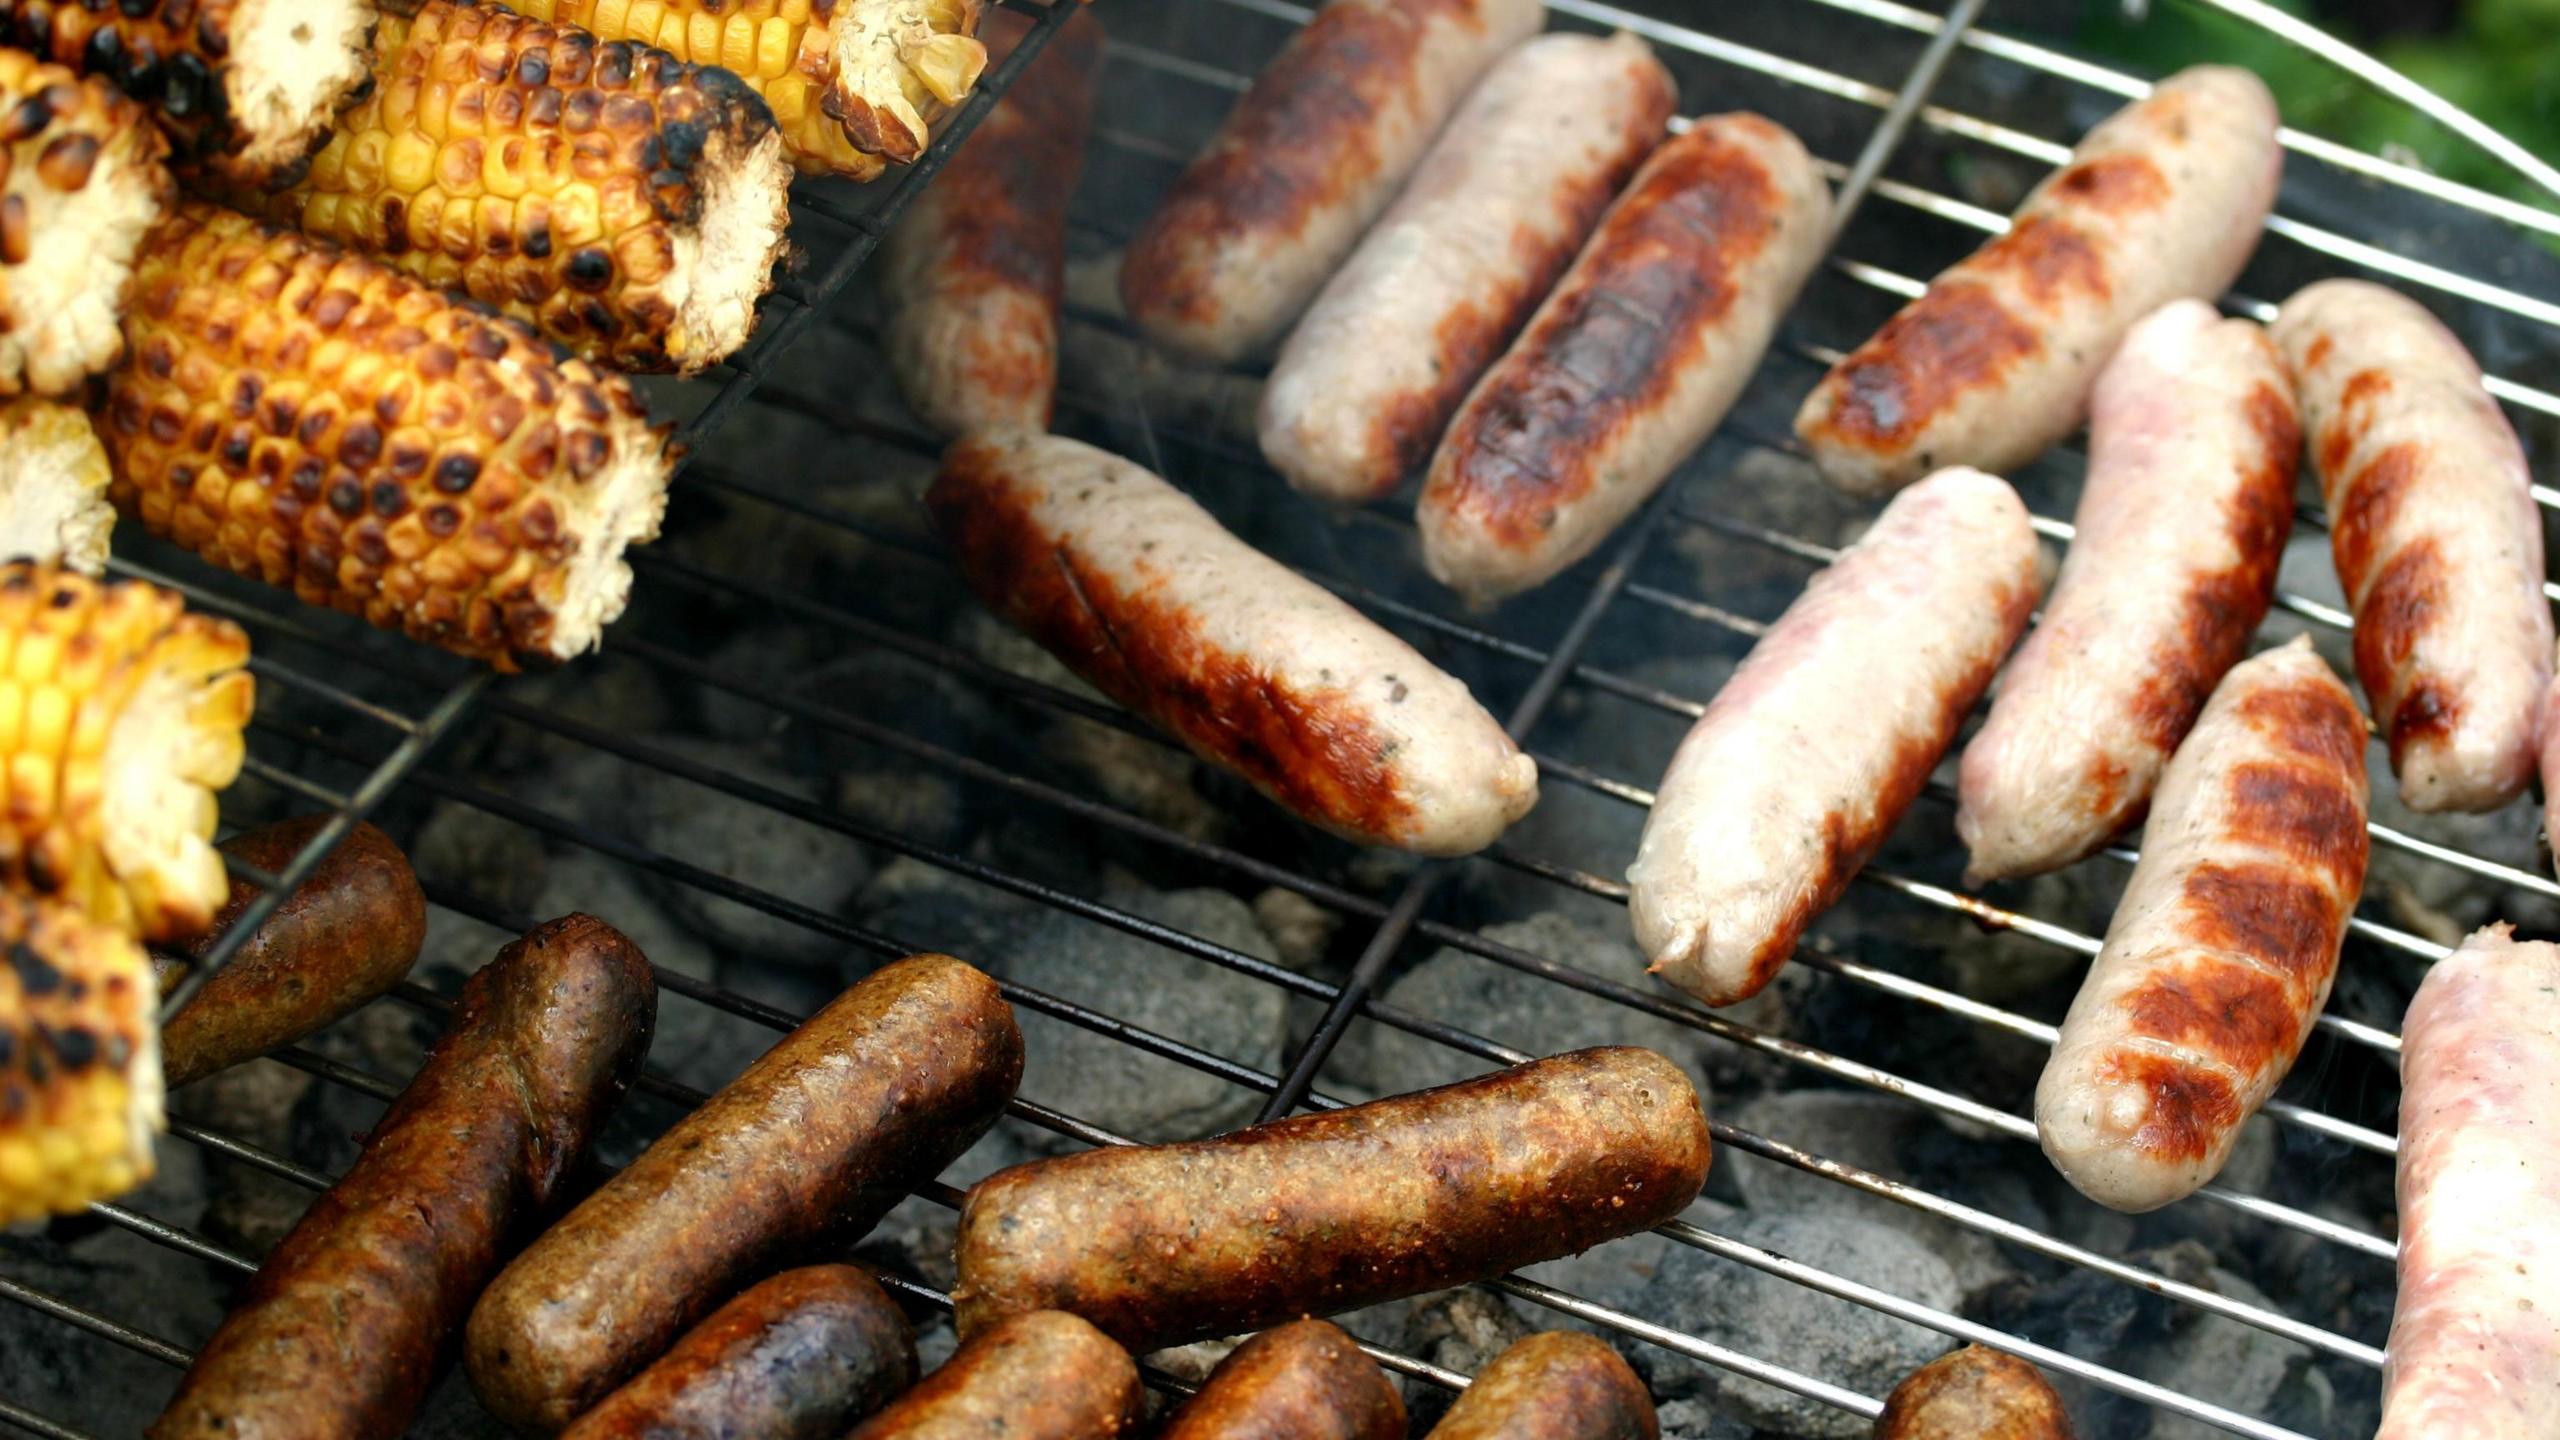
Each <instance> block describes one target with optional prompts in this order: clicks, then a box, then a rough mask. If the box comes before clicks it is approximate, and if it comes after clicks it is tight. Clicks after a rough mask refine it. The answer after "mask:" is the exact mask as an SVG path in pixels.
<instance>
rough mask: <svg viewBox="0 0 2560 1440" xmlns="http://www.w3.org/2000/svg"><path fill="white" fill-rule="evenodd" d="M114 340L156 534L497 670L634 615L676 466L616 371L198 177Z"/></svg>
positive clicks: (121, 437) (589, 639)
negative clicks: (275, 217)
mask: <svg viewBox="0 0 2560 1440" xmlns="http://www.w3.org/2000/svg"><path fill="white" fill-rule="evenodd" d="M125 340H126V343H127V344H128V345H130V346H131V348H132V351H133V355H132V358H131V359H130V360H129V361H128V362H127V363H126V364H124V365H123V366H121V367H119V368H118V369H117V370H116V371H115V372H114V373H113V374H112V375H110V376H109V377H108V380H107V385H106V391H105V399H104V419H103V420H102V422H101V423H100V425H99V434H100V438H102V439H103V440H104V441H105V442H106V447H107V459H108V462H109V463H110V464H111V465H112V466H113V467H114V471H115V475H114V479H113V480H112V481H111V482H110V483H109V485H108V488H107V498H108V499H109V500H111V501H113V502H114V504H115V507H116V510H117V511H118V513H120V514H123V515H126V516H130V517H134V518H137V519H139V520H140V521H141V522H142V524H143V527H144V528H145V529H147V530H149V531H150V532H151V533H152V534H154V535H164V536H168V537H169V538H171V539H173V540H175V541H176V542H177V543H178V544H180V545H183V546H185V547H186V548H187V549H189V550H193V551H194V552H196V553H197V554H198V555H201V556H203V557H204V558H205V559H207V560H210V561H212V562H213V563H215V564H217V565H222V566H226V567H228V568H230V569H233V570H237V571H239V572H240V573H242V574H244V575H255V576H258V577H260V578H262V579H264V580H265V581H267V582H268V583H269V584H272V585H282V586H285V587H286V588H288V589H291V590H292V591H293V592H294V593H295V594H296V595H298V596H300V597H301V598H302V599H303V600H304V601H306V602H308V603H310V604H314V605H329V606H333V607H335V608H337V609H340V610H345V611H348V612H351V613H353V614H358V615H362V616H364V617H365V618H366V619H367V620H370V621H372V622H373V623H374V624H376V625H379V626H382V627H384V628H386V629H393V630H401V631H405V632H407V633H408V634H409V635H410V636H412V637H414V638H416V639H419V640H423V641H426V642H428V643H430V644H435V645H442V646H444V647H445V648H447V649H450V650H454V651H458V652H460V653H462V654H465V655H470V656H475V657H478V658H481V659H485V660H488V661H490V662H491V663H493V664H495V665H497V666H498V668H500V669H503V670H513V669H515V668H517V666H518V664H519V663H520V662H522V661H526V660H535V661H542V660H564V659H567V658H569V657H570V656H572V655H575V654H577V653H579V652H580V651H582V650H586V649H589V648H591V647H592V646H594V644H595V643H596V640H597V638H598V637H599V636H600V635H601V634H602V633H603V631H604V627H605V625H606V624H607V623H608V622H610V621H611V620H612V619H613V618H614V617H615V616H616V615H619V614H621V613H622V606H623V602H624V600H625V599H626V598H627V596H628V594H629V591H630V587H631V569H630V567H629V566H628V565H627V564H625V563H624V561H623V558H622V552H623V548H624V547H625V546H626V545H628V544H629V543H631V542H632V541H634V540H647V539H651V538H654V537H655V536H656V535H657V533H658V520H659V517H660V516H661V515H662V514H663V513H664V512H665V509H666V500H667V480H668V476H669V474H670V472H671V470H672V468H673V464H672V456H671V454H670V449H669V446H668V443H667V435H666V432H665V431H664V430H663V429H653V428H652V427H651V426H650V424H649V417H648V414H647V412H646V411H644V410H643V409H642V408H641V405H640V400H639V397H638V396H637V395H635V394H634V393H633V392H632V389H631V386H630V384H629V382H627V381H625V380H624V379H622V377H620V376H618V375H612V374H608V373H606V372H604V371H601V370H598V369H597V368H596V367H595V366H593V365H591V364H589V363H587V362H586V361H584V360H554V358H553V355H552V351H551V349H550V347H549V346H547V345H545V344H544V343H543V342H542V340H541V338H540V337H538V336H536V335H535V334H534V333H533V332H532V331H531V330H528V329H526V328H525V327H524V326H523V325H522V324H520V323H518V322H517V321H513V320H508V319H505V318H503V317H500V316H494V315H490V314H488V313H486V312H484V311H481V310H477V309H474V308H472V307H471V306H470V305H468V304H467V303H466V302H464V301H461V300H457V299H454V298H452V297H449V296H447V295H445V294H444V293H443V292H441V291H438V290H435V289H433V288H431V287H429V286H427V285H425V284H422V283H420V282H419V281H416V280H413V279H411V278H409V277H408V276H406V275H403V274H400V273H399V272H397V271H395V270H391V269H389V268H387V267H386V266H383V265H381V264H379V263H377V262H375V261H372V260H367V259H364V258H363V257H361V256H355V255H348V254H346V253H344V252H343V251H340V250H339V249H337V248H336V247H335V246H332V245H329V244H327V243H325V242H323V241H319V240H313V239H311V238H309V237H308V236H304V235H298V234H294V233H292V232H290V231H286V230H280V229H277V228H275V227H273V226H270V225H266V224H262V223H260V222H259V221H256V220H252V219H250V218H248V217H247V216H244V215H240V214H238V213H236V212H233V211H229V210H225V209H222V208H221V207H219V206H215V205H209V204H206V203H204V202H202V201H193V200H190V201H182V202H180V204H179V206H178V208H177V211H176V212H175V213H174V214H173V215H171V217H170V218H169V220H168V221H167V222H166V223H164V224H163V225H162V226H161V227H160V229H159V230H157V231H156V232H154V233H153V235H152V238H151V240H150V241H149V243H147V244H146V245H144V247H143V252H142V259H141V263H140V264H139V265H138V266H137V267H136V269H135V274H134V292H133V305H132V307H131V308H130V309H129V310H128V311H127V312H126V314H125Z"/></svg>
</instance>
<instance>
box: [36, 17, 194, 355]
mask: <svg viewBox="0 0 2560 1440" xmlns="http://www.w3.org/2000/svg"><path fill="white" fill-rule="evenodd" d="M164 153H166V146H165V144H164V143H163V142H162V140H161V138H160V132H159V131H158V130H157V129H156V128H155V127H153V125H152V124H151V122H150V120H149V119H148V118H147V117H146V116H145V115H144V114H143V112H142V109H141V107H140V106H138V105H136V104H134V103H133V101H131V100H129V99H127V98H125V97H124V96H123V95H120V94H118V93H116V91H115V89H114V88H113V87H112V86H110V85H108V84H107V83H106V82H104V81H102V80H96V79H84V78H82V77H81V76H78V75H75V74H73V73H72V72H71V71H70V70H67V69H65V68H63V67H62V66H59V65H53V64H47V63H45V62H43V61H40V60H37V59H36V58H35V57H33V56H31V55H28V54H25V53H23V52H21V51H16V50H0V395H14V394H17V393H20V392H21V391H26V390H32V391H35V392H37V393H40V394H46V395H60V394H64V393H66V392H68V391H69V390H71V389H72V388H74V387H76V386H77V385H79V383H80V382H81V381H82V380H83V379H85V378H86V377H87V376H88V375H90V374H91V373H92V372H94V371H98V370H103V369H105V368H106V367H107V366H109V365H111V364H113V363H115V359H116V357H117V356H118V355H120V354H122V353H123V352H124V342H123V339H122V338H121V337H120V336H119V335H118V333H117V331H116V312H117V311H118V309H120V308H121V306H122V304H123V300H124V293H125V285H126V282H127V281H128V280H129V279H130V278H131V276H132V274H133V256H134V251H135V249H136V247H138V246H139V245H140V244H141V242H142V237H143V234H144V232H145V231H148V230H149V229H150V228H151V226H152V224H153V223H154V222H155V221H157V220H158V219H159V218H160V212H161V211H162V210H163V209H165V208H166V207H167V206H168V203H169V199H170V193H171V187H170V182H169V174H168V171H167V170H166V169H165V168H163V166H162V165H161V156H162V155H163V154H164Z"/></svg>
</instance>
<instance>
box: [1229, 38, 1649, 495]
mask: <svg viewBox="0 0 2560 1440" xmlns="http://www.w3.org/2000/svg"><path fill="white" fill-rule="evenodd" d="M1674 99H1675V96H1674V93H1673V89H1672V83H1671V73H1670V72H1669V71H1667V70H1665V69H1663V68H1662V62H1661V61H1659V60H1656V59H1655V58H1654V57H1653V53H1652V52H1651V51H1650V50H1647V49H1646V48H1645V44H1644V42H1643V41H1641V40H1638V39H1637V38H1635V37H1634V36H1632V35H1628V34H1625V33H1623V32H1622V33H1620V34H1618V35H1616V36H1613V37H1611V38H1609V39H1606V40H1603V39H1600V38H1598V37H1596V36H1591V35H1563V34H1559V35H1542V36H1539V37H1538V38H1537V39H1535V40H1532V41H1530V42H1528V43H1527V44H1525V45H1522V46H1520V47H1519V48H1517V49H1515V50H1513V51H1512V52H1511V53H1510V54H1509V55H1507V56H1505V57H1503V60H1502V62H1501V63H1500V64H1498V65H1496V66H1494V68H1493V70H1492V72H1491V73H1490V74H1488V75H1486V76H1485V77H1484V82H1483V83H1482V84H1480V85H1478V86H1477V87H1476V89H1475V93H1473V94H1471V95H1469V96H1468V97H1467V102H1466V104H1464V105H1463V106H1460V107H1459V109H1458V113H1457V114H1456V115H1455V116H1454V117H1452V118H1451V120H1450V121H1449V128H1448V130H1447V131H1446V132H1445V133H1443V134H1442V135H1441V137H1440V139H1439V141H1438V142H1437V143H1436V144H1434V145H1433V146H1432V147H1431V153H1429V154H1428V155H1426V156H1424V157H1423V160H1422V163H1421V164H1420V165H1419V166H1417V167H1415V169H1414V172H1413V179H1412V180H1411V181H1410V182H1409V183H1408V184H1407V185H1406V186H1405V188H1404V193H1403V194H1401V195H1398V196H1397V197H1396V202H1395V204H1393V205H1391V206H1389V207H1388V209H1387V212H1386V213H1385V214H1384V215H1381V216H1379V217H1378V223H1377V224H1376V225H1375V226H1373V227H1371V228H1370V231H1369V233H1368V235H1367V236H1366V237H1364V238H1363V239H1362V240H1361V242H1360V248H1359V249H1357V250H1355V251H1353V252H1352V254H1351V258H1350V259H1349V260H1347V261H1345V262H1344V263H1343V266H1342V268H1341V269H1340V270H1338V271H1335V272H1334V276H1333V279H1332V280H1330V281H1328V282H1327V283H1326V285H1325V287H1324V290H1323V292H1322V293H1321V294H1319V295H1317V296H1316V299H1315V303H1314V304H1313V305H1311V306H1309V307H1308V309H1307V313H1306V317H1305V318H1304V319H1302V320H1300V321H1299V322H1298V328H1297V329H1296V330H1295V331H1293V332H1291V334H1290V336H1289V341H1288V343H1287V344H1286V345H1283V346H1282V347H1280V358H1279V359H1278V361H1276V362H1275V363H1274V364H1273V365H1272V367H1271V380H1270V383H1269V384H1267V385H1265V386H1264V387H1263V391H1262V410H1261V416H1260V426H1261V433H1262V453H1263V455H1264V457H1265V458H1267V459H1268V460H1270V462H1271V464H1272V466H1273V467H1274V468H1276V469H1277V470H1279V472H1280V473H1281V474H1283V475H1285V476H1287V477H1288V479H1289V483H1290V484H1292V485H1294V486H1296V487H1297V488H1298V489H1300V490H1302V491H1305V492H1307V493H1309V494H1311V495H1317V496H1321V497H1323V498H1325V499H1328V500H1340V501H1344V502H1347V503H1356V502H1360V501H1366V500H1374V499H1377V498H1378V497H1379V496H1381V495H1384V494H1386V493H1387V492H1388V491H1390V490H1393V489H1394V488H1395V487H1396V483H1397V482H1398V481H1400V480H1402V479H1403V478H1404V476H1405V473H1406V472H1407V471H1410V470H1412V469H1414V468H1415V467H1417V466H1419V465H1420V464H1422V462H1423V461H1424V460H1425V459H1427V458H1429V456H1430V454H1431V447H1432V445H1433V444H1434V443H1436V442H1437V441H1438V440H1439V439H1440V432H1441V430H1442V429H1443V428H1444V427H1445V426H1446V425H1447V424H1448V422H1449V416H1450V415H1451V413H1452V412H1454V411H1455V410H1456V409H1457V408H1458V402H1459V401H1461V400H1463V399H1465V398H1466V394H1467V390H1468V387H1470V386H1472V385H1474V384H1475V382H1476V377H1478V376H1479V375H1482V374H1483V373H1484V371H1485V367H1487V366H1489V365H1491V364H1492V363H1493V360H1494V357H1495V356H1497V355H1499V354H1500V353H1501V352H1502V347H1503V346H1505V345H1508V344H1509V343H1511V337H1512V335H1513V334H1514V333H1515V332H1517V331H1518V330H1519V328H1520V325H1521V322H1523V321H1525V320H1527V319H1528V318H1529V312H1530V311H1531V310H1533V309H1535V308H1536V306H1537V304H1538V301H1539V299H1540V298H1541V297H1543V296H1544V295H1545V294H1546V293H1547V289H1548V287H1549V286H1550V285H1551V284H1553V283H1554V281H1555V278H1556V276H1557V274H1558V273H1559V272H1561V271H1562V270H1563V269H1564V268H1565V265H1566V264H1567V263H1568V262H1570V261H1571V260H1572V259H1573V254H1574V251H1576V250H1577V249H1579V248H1581V245H1582V241H1583V237H1584V236H1586V235H1588V234H1590V233H1591V227H1592V225H1593V224H1594V223H1595V222H1597V221H1598V220H1599V218H1600V212H1601V210H1602V209H1604V208H1605V207H1606V206H1607V205H1608V203H1609V199H1610V197H1611V196H1612V195H1615V194H1616V193H1617V191H1618V187H1619V185H1621V184H1622V183H1624V182H1625V180H1626V178H1627V176H1628V175H1629V174H1631V173H1632V172H1633V171H1634V170H1635V168H1636V166H1637V164H1638V163H1639V162H1641V161H1642V160H1643V159H1644V157H1645V154H1646V152H1648V151H1650V150H1651V149H1652V148H1653V147H1654V145H1655V144H1656V143H1658V142H1659V141H1660V140H1661V139H1662V132H1663V126H1664V125H1665V123H1667V122H1668V121H1669V120H1670V118H1671V107H1672V103H1673V101H1674Z"/></svg>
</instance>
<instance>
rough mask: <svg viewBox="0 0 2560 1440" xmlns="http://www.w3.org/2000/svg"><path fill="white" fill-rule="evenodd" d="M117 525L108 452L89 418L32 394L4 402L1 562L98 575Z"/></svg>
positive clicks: (0, 408)
mask: <svg viewBox="0 0 2560 1440" xmlns="http://www.w3.org/2000/svg"><path fill="white" fill-rule="evenodd" d="M115 520H116V512H115V510H114V509H113V507H111V506H109V505H108V504H107V452H106V449H105V447H103V446H101V445H100V444H99V443H98V432H97V431H96V430H94V429H92V428H91V427H90V424H89V417H88V416H87V415H85V414H83V413H82V412H81V411H79V410H77V409H75V408H73V407H72V406H69V405H65V404H61V403H59V402H57V401H53V400H42V399H38V398H37V397H35V396H33V395H21V396H19V397H18V398H16V399H14V400H11V401H9V402H8V403H7V404H5V405H0V559H26V560H46V561H51V562H53V563H55V564H59V565H62V566H65V567H66V568H69V569H72V570H77V571H79V572H80V573H81V574H83V575H95V574H97V573H98V572H99V571H100V570H102V569H104V568H105V567H106V563H107V532H108V531H109V529H111V528H112V527H113V526H114V524H115Z"/></svg>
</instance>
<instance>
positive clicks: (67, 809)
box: [0, 560, 254, 940]
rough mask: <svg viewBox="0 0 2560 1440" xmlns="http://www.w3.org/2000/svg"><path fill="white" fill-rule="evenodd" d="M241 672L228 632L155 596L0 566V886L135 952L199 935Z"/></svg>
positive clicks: (246, 690)
mask: <svg viewBox="0 0 2560 1440" xmlns="http://www.w3.org/2000/svg"><path fill="white" fill-rule="evenodd" d="M248 659H249V638H248V637H247V636H246V635H243V634H242V633H241V632H240V627H239V626H237V625H234V624H232V623H231V622H230V621H228V620H218V619H214V618H212V617H210V616H205V615H190V614H188V613H187V610H186V606H185V605H184V604H183V603H182V602H181V601H180V600H179V599H178V597H177V596H176V595H174V594H172V593H170V592H168V591H166V590H162V589H160V588H159V587H157V586H154V585H147V584H143V583H141V582H139V581H133V582H125V583H120V584H103V583H101V582H99V581H96V580H91V579H89V578H88V577H86V576H83V575H76V574H73V573H72V572H70V571H68V570H64V569H61V568H59V567H57V566H52V565H42V564H37V563H35V562H32V561H23V560H21V561H12V562H10V563H8V564H6V565H0V789H5V804H0V883H4V884H5V885H6V887H7V888H8V889H10V890H13V891H16V892H19V893H21V894H32V895H40V896H47V897H50V898H53V899H57V900H62V901H66V902H69V903H70V904H73V905H77V906H79V907H80V908H81V909H82V910H84V911H86V912H87V913H88V915H89V918H91V919H92V920H95V921H97V922H98V923H100V924H102V925H106V926H108V927H110V928H113V929H116V930H121V931H124V932H126V933H128V934H138V935H140V936H142V937H143V938H144V939H146V940H177V939H183V938H185V937H187V936H189V935H193V934H195V933H196V932H197V931H200V930H202V929H204V928H205V926H207V925H209V924H211V923H212V920H213V912H214V910H215V909H216V908H217V907H219V906H220V905H221V904H222V902H223V900H224V899H225V898H226V897H228V896H229V894H230V893H231V886H230V882H229V880H228V879H227V878H225V876H224V874H223V869H222V857H221V855H220V854H218V853H217V852H216V851H215V850H214V848H213V821H214V801H213V793H214V791H216V790H219V789H221V788H222V787H223V786H225V785H228V784H230V783H231V781H232V780H233V778H234V777H236V776H237V775H238V774H239V773H240V757H241V732H242V730H243V729H244V728H245V727H246V726H247V725H248V723H249V709H250V705H251V702H252V700H253V699H254V694H253V688H254V687H253V685H252V682H251V681H250V679H249V673H248V671H246V670H244V669H242V668H241V667H242V666H243V665H245V664H247V663H248Z"/></svg>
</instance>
